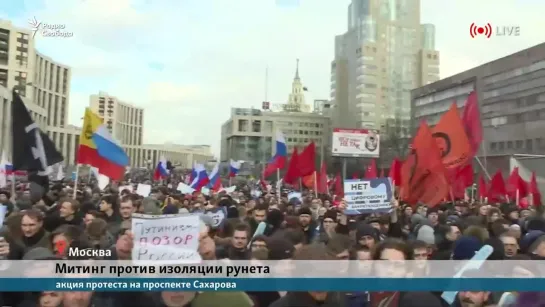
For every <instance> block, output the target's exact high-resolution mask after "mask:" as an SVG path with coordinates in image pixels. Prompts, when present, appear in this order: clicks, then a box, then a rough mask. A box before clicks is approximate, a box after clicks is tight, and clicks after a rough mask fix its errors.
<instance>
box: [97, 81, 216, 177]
mask: <svg viewBox="0 0 545 307" xmlns="http://www.w3.org/2000/svg"><path fill="white" fill-rule="evenodd" d="M89 107H90V108H91V110H92V111H93V112H94V113H96V114H97V115H99V116H100V117H101V118H102V119H103V120H104V124H106V127H107V128H108V130H109V131H110V133H111V134H112V136H113V137H114V138H115V139H116V140H117V141H119V142H120V143H121V145H122V146H123V148H124V149H125V151H126V152H127V155H128V156H129V158H130V166H132V167H147V168H153V167H155V165H157V163H159V160H160V159H161V158H162V157H164V158H165V159H167V160H169V161H170V162H171V163H172V164H173V165H176V166H178V167H180V168H191V167H192V166H193V162H199V163H204V162H207V161H209V160H211V159H213V158H214V155H213V154H212V152H211V150H210V147H209V146H208V147H206V146H204V147H203V146H185V145H178V144H144V143H143V142H144V109H143V108H140V107H137V106H134V105H132V104H130V103H127V102H124V101H122V100H121V99H119V98H117V97H115V96H112V95H109V94H108V93H106V92H99V93H98V94H97V95H91V96H90V97H89Z"/></svg>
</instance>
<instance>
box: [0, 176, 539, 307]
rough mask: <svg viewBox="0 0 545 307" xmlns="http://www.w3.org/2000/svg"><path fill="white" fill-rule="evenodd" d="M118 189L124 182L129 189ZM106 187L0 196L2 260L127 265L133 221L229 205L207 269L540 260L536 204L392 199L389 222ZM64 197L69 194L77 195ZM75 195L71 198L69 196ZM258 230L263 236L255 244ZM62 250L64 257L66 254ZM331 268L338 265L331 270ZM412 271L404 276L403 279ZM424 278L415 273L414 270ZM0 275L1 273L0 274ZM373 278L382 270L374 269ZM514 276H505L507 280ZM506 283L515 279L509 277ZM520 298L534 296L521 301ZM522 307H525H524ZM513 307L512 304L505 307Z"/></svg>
mask: <svg viewBox="0 0 545 307" xmlns="http://www.w3.org/2000/svg"><path fill="white" fill-rule="evenodd" d="M125 184H126V183H125ZM123 185H124V184H119V185H112V186H110V187H108V189H107V190H106V191H100V190H98V189H96V188H94V187H93V184H92V183H81V184H79V185H78V186H77V187H73V186H72V187H70V186H69V185H67V184H54V185H52V186H51V187H50V189H49V191H48V192H47V193H46V194H45V195H40V196H39V197H36V195H33V194H32V191H28V190H24V191H17V192H16V193H15V195H11V193H10V192H8V191H0V203H1V204H3V205H4V206H6V207H7V216H6V218H5V221H4V225H3V228H2V229H1V231H0V237H1V238H0V257H1V258H2V259H10V260H53V259H67V257H68V255H66V254H63V251H59V250H57V248H56V247H55V246H56V245H55V243H56V242H58V241H59V240H63V241H66V242H69V244H70V247H73V248H74V247H78V248H82V249H83V248H96V249H110V250H111V256H110V257H108V260H116V259H117V260H129V259H130V257H131V249H132V246H133V241H132V236H131V229H130V228H131V215H132V214H133V213H145V214H154V215H157V214H174V213H182V212H195V211H199V212H201V210H213V209H215V208H217V207H225V208H226V210H225V211H226V212H227V220H226V222H225V223H223V225H222V227H221V228H217V229H215V228H214V227H212V224H211V223H209V221H207V220H206V219H203V221H204V222H206V223H207V227H206V228H205V230H204V231H202V232H201V233H200V238H199V249H198V251H199V253H200V255H201V257H202V259H204V260H216V259H225V258H226V259H231V260H252V259H256V260H285V259H293V260H301V261H310V260H332V261H336V262H333V263H337V265H340V264H339V262H341V261H347V260H359V261H368V260H421V261H422V262H421V263H422V265H421V266H419V267H418V269H421V270H422V271H423V272H424V273H423V274H425V270H426V265H425V260H445V261H449V260H469V259H471V257H472V256H473V255H474V254H475V252H476V251H478V250H479V249H481V247H482V246H484V245H490V246H492V247H493V248H494V251H493V253H492V255H491V256H490V257H489V260H507V259H517V260H528V261H525V262H524V263H527V264H528V266H527V267H523V268H518V269H519V270H518V271H517V272H519V273H518V274H520V272H524V274H527V276H534V275H535V274H536V272H535V270H534V269H533V266H532V263H533V262H532V261H531V260H534V261H535V260H542V259H545V219H544V218H543V217H542V211H541V209H542V208H540V207H538V208H530V209H519V208H517V207H516V206H515V205H512V204H484V203H479V202H475V201H472V202H467V201H459V202H455V203H443V204H440V205H437V206H435V207H433V208H428V207H426V206H425V205H418V206H410V205H408V204H404V203H400V202H398V201H392V210H391V212H390V213H387V214H366V215H359V216H346V215H344V209H345V208H346V203H345V202H344V201H339V202H333V201H332V199H331V198H330V197H329V196H327V195H321V196H319V197H317V196H315V195H314V193H308V191H307V192H304V193H303V198H302V199H297V198H294V199H287V195H284V194H283V195H276V194H274V193H272V192H266V191H264V192H263V193H262V194H261V195H260V196H259V197H256V196H255V194H253V193H251V188H250V187H249V186H247V185H244V186H239V187H238V189H237V191H236V192H234V193H231V194H226V193H217V194H214V195H212V196H208V195H203V194H199V193H194V194H191V195H189V194H187V195H184V194H181V193H180V192H178V191H176V190H174V189H169V188H168V187H167V186H166V185H155V186H154V188H153V189H152V191H151V194H150V196H148V197H141V196H139V195H137V194H134V193H132V192H131V191H130V190H122V191H119V190H118V188H117V187H118V186H123ZM72 188H76V189H77V192H76V193H73V190H72ZM72 195H76V197H75V199H74V198H73V197H72ZM261 222H266V224H267V227H266V229H265V231H264V233H263V234H262V235H258V236H255V237H253V238H252V235H253V234H254V233H255V231H256V229H257V228H258V225H259V224H260V223H261ZM64 252H66V250H65V251H64ZM332 265H336V264H332ZM408 273H409V272H407V274H408ZM421 273H422V272H421ZM0 274H1V273H0ZM377 274H378V275H380V272H377ZM509 274H511V273H509ZM513 274H514V273H513ZM527 296H531V297H530V299H529V300H528V298H527ZM372 297H373V295H372V293H368V292H356V293H338V292H287V293H284V292H236V291H231V292H202V293H199V292H157V293H154V292H139V293H134V292H96V293H93V292H42V293H20V292H17V293H14V292H9V293H8V292H3V293H0V306H12V307H27V306H28V307H34V306H39V307H56V306H62V307H123V306H127V307H138V306H146V307H315V306H316V307H318V306H320V307H371V306H378V304H377V303H376V302H373V301H372V300H373V299H372ZM518 301H522V302H524V303H523V305H520V304H519V303H518ZM445 304H446V303H445V302H444V301H442V300H441V298H440V295H439V294H437V293H434V292H401V293H397V298H396V300H395V305H392V304H390V305H387V306H392V307H412V306H418V307H436V306H437V307H440V306H446V305H445ZM512 304H519V305H512ZM540 304H545V301H541V295H540V294H535V293H514V292H504V293H493V292H484V291H478V292H471V291H469V292H468V291H465V292H459V293H458V295H457V296H456V300H455V302H454V306H460V307H485V306H500V307H503V306H542V305H540Z"/></svg>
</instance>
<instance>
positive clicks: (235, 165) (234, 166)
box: [229, 159, 242, 177]
mask: <svg viewBox="0 0 545 307" xmlns="http://www.w3.org/2000/svg"><path fill="white" fill-rule="evenodd" d="M241 165H242V161H235V160H233V159H231V162H229V177H236V175H237V174H238V171H239V170H240V167H241Z"/></svg>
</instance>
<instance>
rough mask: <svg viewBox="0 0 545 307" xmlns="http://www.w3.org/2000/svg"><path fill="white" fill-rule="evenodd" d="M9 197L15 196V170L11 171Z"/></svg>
mask: <svg viewBox="0 0 545 307" xmlns="http://www.w3.org/2000/svg"><path fill="white" fill-rule="evenodd" d="M11 197H15V171H12V172H11Z"/></svg>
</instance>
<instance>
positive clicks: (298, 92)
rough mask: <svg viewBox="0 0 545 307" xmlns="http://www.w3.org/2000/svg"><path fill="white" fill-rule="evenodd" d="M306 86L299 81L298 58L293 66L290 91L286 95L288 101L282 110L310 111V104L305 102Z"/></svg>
mask: <svg viewBox="0 0 545 307" xmlns="http://www.w3.org/2000/svg"><path fill="white" fill-rule="evenodd" d="M305 91H306V88H305V87H304V86H303V83H301V78H300V77H299V59H297V64H296V67H295V77H294V78H293V82H292V84H291V93H290V95H289V97H288V103H287V104H286V105H285V107H284V111H288V112H305V113H309V112H310V105H308V104H306V102H305V93H304V92H305Z"/></svg>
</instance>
